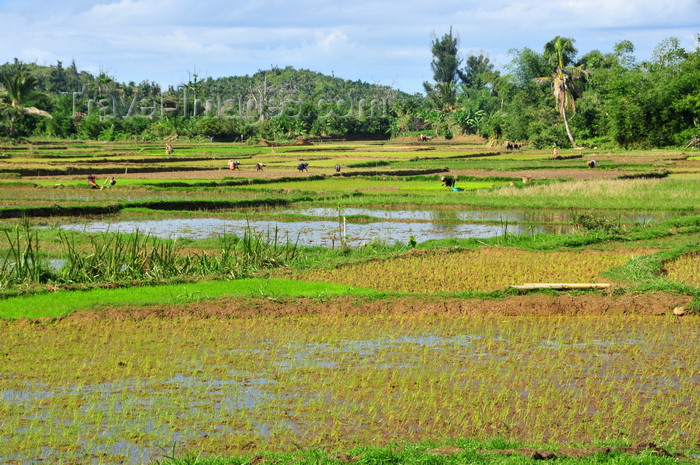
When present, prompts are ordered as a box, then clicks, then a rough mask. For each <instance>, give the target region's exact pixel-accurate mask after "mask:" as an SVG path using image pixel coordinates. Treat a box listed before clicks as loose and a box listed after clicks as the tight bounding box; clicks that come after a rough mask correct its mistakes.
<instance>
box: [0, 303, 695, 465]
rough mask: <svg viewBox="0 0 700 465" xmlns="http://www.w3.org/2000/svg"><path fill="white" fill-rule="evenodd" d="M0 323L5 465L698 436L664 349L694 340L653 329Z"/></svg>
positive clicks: (579, 323) (308, 320) (254, 321)
mask: <svg viewBox="0 0 700 465" xmlns="http://www.w3.org/2000/svg"><path fill="white" fill-rule="evenodd" d="M652 323H653V324H652ZM0 324H2V332H3V334H4V335H5V341H7V342H6V348H5V349H4V350H5V352H6V353H7V355H6V356H5V357H6V358H8V359H9V360H11V361H12V365H11V367H8V369H9V371H8V370H5V371H6V372H7V373H8V374H11V375H12V376H10V377H4V378H3V379H1V380H0V391H1V392H2V399H3V402H1V403H0V409H2V418H3V422H2V423H0V430H1V432H2V435H3V436H4V437H10V436H8V432H9V431H12V432H13V434H12V435H11V438H12V439H11V440H10V441H8V442H6V444H5V445H4V448H3V451H2V452H0V458H2V460H4V461H8V460H30V461H31V460H38V459H44V460H51V461H53V460H57V458H58V457H60V458H61V459H63V460H65V461H83V460H86V458H87V457H90V456H93V455H94V454H109V455H110V456H112V457H115V459H114V460H115V461H116V460H119V459H118V457H121V460H124V458H125V457H126V454H127V451H133V454H135V455H134V457H136V460H137V461H139V462H144V461H149V460H150V461H152V460H155V459H157V458H159V457H162V455H160V453H159V450H158V447H159V446H160V447H170V446H171V445H172V446H173V447H174V448H175V453H176V454H178V455H182V454H186V453H192V454H202V455H203V456H206V455H210V454H222V453H224V452H225V451H229V453H230V451H239V452H242V451H245V447H246V444H250V443H251V442H253V443H255V444H256V447H259V448H265V449H268V450H270V451H290V450H292V449H294V447H295V444H296V445H301V446H302V447H303V448H305V449H313V448H316V447H334V448H339V447H343V448H348V447H356V446H358V445H360V444H367V443H370V442H371V443H373V444H374V445H375V446H377V445H382V444H390V443H394V442H397V441H415V440H422V441H425V440H428V439H432V440H441V439H444V438H446V437H454V438H457V437H468V438H472V439H480V440H486V439H488V438H492V437H494V436H500V437H502V438H503V439H506V440H514V441H522V442H527V443H539V444H544V443H551V444H555V445H556V444H559V445H560V447H561V444H564V443H567V444H568V443H590V442H605V441H612V440H621V439H622V440H625V441H635V440H658V438H664V440H665V445H666V446H667V447H673V448H675V449H677V450H692V448H693V447H694V444H696V443H697V440H698V434H699V432H698V430H697V428H694V427H693V426H692V420H693V416H694V414H693V413H692V412H694V411H695V409H696V408H697V398H696V396H694V390H695V388H696V387H697V386H696V383H695V381H693V377H694V373H695V368H696V367H695V365H694V363H693V350H694V348H693V347H690V346H689V345H688V344H683V343H682V342H680V341H683V340H688V338H689V337H692V336H691V335H692V332H693V331H694V328H693V327H692V325H678V324H676V323H675V322H673V321H672V320H666V319H664V320H663V321H660V320H658V318H655V317H629V316H622V315H617V316H615V315H611V316H604V317H601V316H596V317H583V318H581V317H551V318H544V319H542V318H541V317H540V318H535V317H507V318H506V317H501V318H498V321H497V324H494V321H493V318H492V317H488V316H482V317H479V316H477V317H474V316H473V315H472V316H469V317H467V316H460V315H457V314H445V315H430V314H417V313H414V314H411V313H403V312H392V311H387V312H379V313H365V314H352V313H347V314H345V315H343V314H338V313H336V312H322V313H319V314H316V315H304V314H297V315H295V316H291V315H287V316H283V317H270V316H269V315H265V314H262V313H261V314H251V315H248V316H244V317H241V316H235V314H232V317H229V318H223V319H222V318H219V319H218V320H214V321H212V320H211V319H209V318H196V317H194V318H193V317H192V316H183V317H178V318H174V319H173V318H171V319H164V318H160V317H156V318H146V319H138V318H128V317H127V318H121V319H113V318H105V319H99V318H98V319H66V320H64V321H60V322H56V323H53V324H47V323H43V324H36V325H24V324H8V323H0ZM205 341H206V342H205ZM652 348H653V350H652ZM67 354H70V356H67ZM39 418H40V419H41V421H34V420H28V419H39ZM78 438H82V439H81V440H77V439H78ZM122 444H123V445H124V446H120V445H122ZM132 460H133V459H132Z"/></svg>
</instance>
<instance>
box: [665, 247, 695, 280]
mask: <svg viewBox="0 0 700 465" xmlns="http://www.w3.org/2000/svg"><path fill="white" fill-rule="evenodd" d="M664 269H665V270H666V277H667V278H668V279H669V280H671V281H677V282H679V283H683V284H687V285H689V286H695V287H700V254H699V253H697V252H696V253H690V254H686V255H682V256H680V257H678V258H676V259H675V260H671V261H668V262H666V263H664Z"/></svg>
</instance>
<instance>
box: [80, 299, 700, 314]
mask: <svg viewBox="0 0 700 465" xmlns="http://www.w3.org/2000/svg"><path fill="white" fill-rule="evenodd" d="M689 300H690V297H687V296H678V295H672V294H667V293H662V292H655V293H645V294H625V295H622V296H613V295H608V294H601V293H589V294H581V295H571V294H567V293H564V294H556V295H555V294H543V293H531V294H525V295H518V296H511V297H505V298H502V299H491V300H479V299H456V298H448V299H445V298H442V297H414V296H409V297H397V298H384V299H377V300H366V299H360V298H355V297H338V298H331V299H323V300H321V299H314V298H293V299H292V298H289V299H274V300H270V299H267V298H240V297H222V298H219V299H216V300H207V301H202V302H190V303H186V304H175V305H149V306H144V307H130V308H128V309H127V311H125V308H124V307H119V308H113V307H110V308H107V309H101V310H94V311H92V310H91V311H82V312H77V313H74V314H73V315H71V316H69V317H68V318H70V319H78V320H85V319H87V320H93V319H103V318H108V319H125V318H128V319H146V318H166V319H169V318H216V319H222V318H240V317H260V316H266V317H285V316H302V315H314V314H318V315H339V316H343V315H376V314H382V313H389V314H405V315H416V316H419V315H431V314H433V315H445V316H457V315H475V316H476V315H489V316H491V315H492V316H528V315H529V316H540V317H549V316H567V315H568V316H576V315H581V316H595V315H646V316H653V315H659V316H661V315H671V314H672V311H673V308H674V307H675V306H678V305H685V304H687V302H688V301H689Z"/></svg>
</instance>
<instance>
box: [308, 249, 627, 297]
mask: <svg viewBox="0 0 700 465" xmlns="http://www.w3.org/2000/svg"><path fill="white" fill-rule="evenodd" d="M634 256H635V253H634V252H630V251H626V252H622V253H619V252H604V253H603V252H600V253H596V252H548V253H542V252H539V253H537V252H526V251H522V250H517V249H507V248H502V249H484V250H481V251H460V250H456V251H449V250H447V251H443V252H441V253H438V252H431V251H424V252H422V253H415V254H411V253H409V254H406V255H403V256H400V257H397V258H393V259H390V260H375V261H369V262H365V263H361V264H356V265H349V266H344V267H339V268H335V269H314V270H309V271H306V272H300V273H298V274H297V275H296V276H297V277H298V278H299V279H304V280H311V281H327V282H333V283H339V284H340V283H342V284H346V285H351V286H353V285H357V286H359V285H361V283H372V287H374V288H376V289H380V290H384V291H398V292H418V293H435V292H465V291H473V292H490V291H495V290H501V289H504V288H506V287H508V286H511V285H517V284H522V283H525V282H599V281H600V280H601V278H600V277H599V275H600V273H601V272H603V271H605V270H607V269H609V268H611V267H613V266H620V265H622V264H624V263H626V262H627V261H628V260H630V258H632V257H634ZM365 285H366V284H365Z"/></svg>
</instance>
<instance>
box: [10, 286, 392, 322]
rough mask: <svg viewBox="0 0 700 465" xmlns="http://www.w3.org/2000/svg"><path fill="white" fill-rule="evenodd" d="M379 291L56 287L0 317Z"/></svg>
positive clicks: (17, 302) (13, 301) (21, 300)
mask: <svg viewBox="0 0 700 465" xmlns="http://www.w3.org/2000/svg"><path fill="white" fill-rule="evenodd" d="M382 294H383V293H382V292H379V291H375V290H372V289H365V288H359V287H352V286H343V285H336V284H328V283H313V282H300V281H294V280H288V279H281V278H270V279H263V278H255V279H240V280H227V281H198V282H194V283H182V284H170V285H164V286H146V287H129V288H121V289H92V290H87V291H59V292H56V293H44V294H37V295H29V296H20V297H11V298H7V299H4V300H0V318H4V319H17V318H56V317H62V316H66V315H69V314H70V313H72V312H74V311H77V310H85V309H99V308H104V307H108V306H113V307H119V306H122V305H149V304H159V303H169V304H177V303H184V302H191V301H198V300H203V299H215V298H218V297H221V296H227V295H228V296H231V295H233V296H248V297H264V298H288V297H322V298H328V297H333V296H338V295H353V296H378V295H382Z"/></svg>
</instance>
